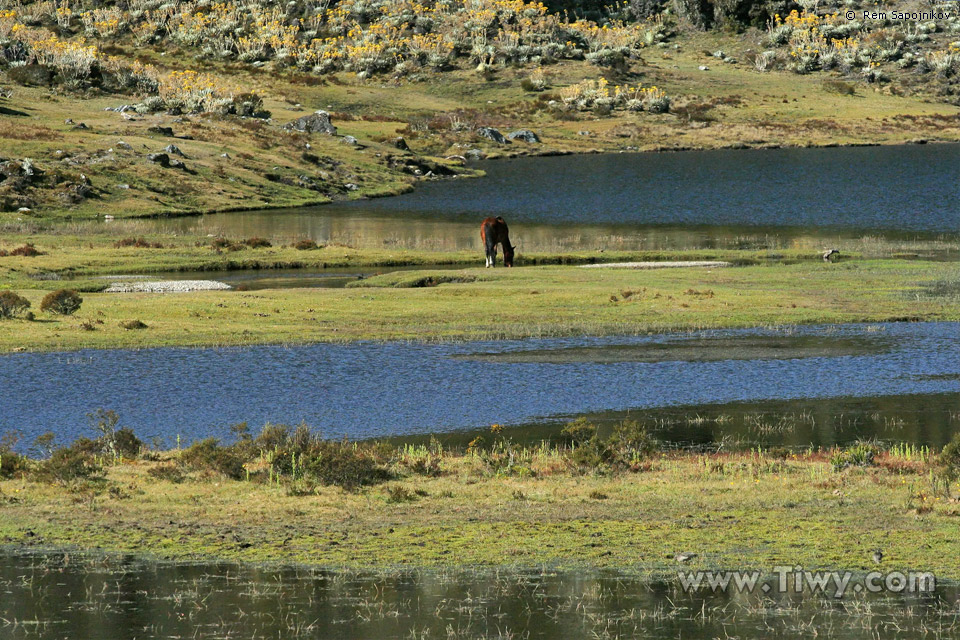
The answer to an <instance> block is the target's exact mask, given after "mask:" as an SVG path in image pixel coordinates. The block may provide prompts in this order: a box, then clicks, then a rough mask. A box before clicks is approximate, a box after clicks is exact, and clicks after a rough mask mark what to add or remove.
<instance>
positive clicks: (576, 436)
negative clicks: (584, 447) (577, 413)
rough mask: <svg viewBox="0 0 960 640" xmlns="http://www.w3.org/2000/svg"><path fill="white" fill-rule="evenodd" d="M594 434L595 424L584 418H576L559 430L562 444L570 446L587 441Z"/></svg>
mask: <svg viewBox="0 0 960 640" xmlns="http://www.w3.org/2000/svg"><path fill="white" fill-rule="evenodd" d="M596 435H597V427H596V425H593V424H590V423H589V422H587V419H586V418H577V419H576V420H574V421H573V422H571V423H569V424H567V425H566V426H565V427H564V428H563V429H561V430H560V439H561V440H562V441H563V443H564V444H568V445H571V446H577V445H581V444H584V443H586V442H589V441H590V440H591V439H593V438H594V436H596Z"/></svg>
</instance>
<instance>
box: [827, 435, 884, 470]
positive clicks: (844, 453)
mask: <svg viewBox="0 0 960 640" xmlns="http://www.w3.org/2000/svg"><path fill="white" fill-rule="evenodd" d="M876 454H877V448H876V447H874V446H873V445H871V444H869V443H865V442H858V443H857V444H855V445H853V446H852V447H848V448H847V449H843V450H839V451H836V452H834V454H833V455H832V456H831V457H830V464H831V465H833V469H834V471H842V470H843V469H846V468H847V467H869V466H870V465H872V464H873V458H874V457H875V456H876Z"/></svg>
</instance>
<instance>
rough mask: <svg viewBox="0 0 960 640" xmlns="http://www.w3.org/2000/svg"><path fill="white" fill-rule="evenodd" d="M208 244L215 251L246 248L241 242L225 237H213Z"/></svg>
mask: <svg viewBox="0 0 960 640" xmlns="http://www.w3.org/2000/svg"><path fill="white" fill-rule="evenodd" d="M210 246H211V247H212V248H214V249H216V250H217V251H223V250H226V251H242V250H243V249H246V247H245V246H244V245H243V243H242V242H234V241H233V240H229V239H227V238H214V239H213V241H212V242H210Z"/></svg>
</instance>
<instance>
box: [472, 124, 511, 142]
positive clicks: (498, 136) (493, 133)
mask: <svg viewBox="0 0 960 640" xmlns="http://www.w3.org/2000/svg"><path fill="white" fill-rule="evenodd" d="M477 135H478V136H480V137H481V138H487V139H488V140H493V141H494V142H496V143H497V144H508V140H507V139H506V138H504V137H503V134H502V133H500V132H499V131H497V130H496V129H494V128H493V127H480V128H479V129H477Z"/></svg>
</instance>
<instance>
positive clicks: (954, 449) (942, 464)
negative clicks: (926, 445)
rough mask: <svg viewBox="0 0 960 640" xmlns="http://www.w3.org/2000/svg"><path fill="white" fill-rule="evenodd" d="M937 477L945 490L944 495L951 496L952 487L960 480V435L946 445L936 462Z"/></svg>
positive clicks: (957, 434) (955, 435)
mask: <svg viewBox="0 0 960 640" xmlns="http://www.w3.org/2000/svg"><path fill="white" fill-rule="evenodd" d="M935 473H936V477H937V479H938V480H939V481H940V482H939V484H940V485H942V487H943V488H944V493H945V494H946V495H947V496H949V495H950V485H952V484H953V483H954V482H956V481H957V479H958V478H960V433H956V434H954V436H953V440H951V441H950V442H948V443H947V444H946V445H944V447H943V449H942V450H941V451H940V455H938V456H937V460H936V472H935Z"/></svg>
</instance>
